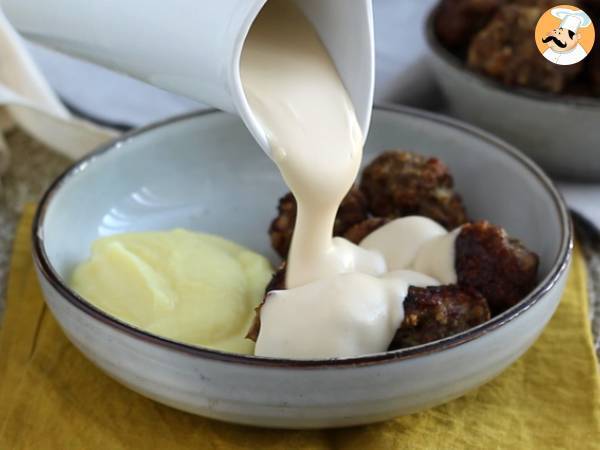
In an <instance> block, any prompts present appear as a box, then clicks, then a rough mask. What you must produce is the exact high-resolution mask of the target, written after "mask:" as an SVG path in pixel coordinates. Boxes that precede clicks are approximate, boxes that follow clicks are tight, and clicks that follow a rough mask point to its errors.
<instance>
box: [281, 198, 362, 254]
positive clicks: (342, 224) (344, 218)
mask: <svg viewBox="0 0 600 450" xmlns="http://www.w3.org/2000/svg"><path fill="white" fill-rule="evenodd" d="M277 211H278V215H277V217H275V219H273V221H272V222H271V226H270V228H269V235H270V236H271V246H272V247H273V249H274V250H275V251H276V252H277V253H278V254H279V255H280V256H281V257H282V258H286V257H287V254H288V251H289V249H290V244H291V242H292V234H293V232H294V223H295V221H296V199H295V198H294V196H293V195H292V193H291V192H289V193H287V194H286V195H284V196H283V197H282V198H281V199H279V205H278V207H277ZM367 217H368V213H367V202H366V200H365V197H364V195H363V194H362V193H361V192H360V191H359V190H358V189H357V188H356V187H353V188H352V189H350V192H348V194H347V195H346V197H344V200H342V203H341V205H340V208H339V209H338V212H337V216H336V219H335V225H334V228H333V234H334V236H341V235H343V234H344V233H345V232H346V231H347V230H348V229H349V228H350V227H352V226H353V225H354V224H357V223H359V222H362V221H363V220H365V219H366V218H367Z"/></svg>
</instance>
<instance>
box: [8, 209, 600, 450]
mask: <svg viewBox="0 0 600 450" xmlns="http://www.w3.org/2000/svg"><path fill="white" fill-rule="evenodd" d="M32 212H33V210H32V209H31V208H30V209H29V210H28V211H27V212H26V214H25V216H24V218H23V220H22V223H21V226H20V229H19V232H18V236H17V239H16V243H15V245H14V253H13V260H12V272H11V276H10V282H9V288H8V298H7V301H8V303H7V305H8V306H7V310H6V313H5V314H6V315H5V318H4V323H3V325H2V329H1V333H0V449H12V450H17V449H36V450H37V449H42V450H45V449H61V450H62V449H90V450H94V449H102V450H106V449H178V448H182V449H187V448H194V449H204V448H207V449H229V448H258V449H265V450H266V449H280V448H281V449H300V448H307V449H308V448H310V449H329V448H343V449H346V448H348V449H352V448H355V449H367V448H374V449H387V448H410V449H466V448H469V449H470V448H478V449H479V448H481V449H492V448H502V449H504V448H506V449H512V448H514V449H554V448H556V449H559V448H560V449H565V448H572V449H578V450H580V449H592V448H595V449H600V382H599V381H600V380H599V376H598V365H597V361H596V359H595V355H594V352H593V348H592V340H591V336H590V327H589V322H588V316H587V299H586V274H585V266H584V262H583V260H582V256H581V254H580V252H579V251H578V250H576V252H575V256H574V261H573V268H572V272H571V275H570V278H569V282H568V285H567V291H566V293H565V296H564V298H563V299H562V302H561V305H560V307H559V308H558V311H557V312H556V315H555V316H554V318H553V319H552V321H551V323H550V324H549V326H548V327H547V329H546V330H545V332H544V333H543V335H542V337H541V338H540V339H539V340H538V342H537V343H536V344H535V345H534V346H533V348H531V349H530V350H529V351H528V352H527V353H526V355H525V356H524V357H523V358H521V359H520V360H519V361H518V362H517V363H515V364H514V365H513V366H512V367H510V368H509V369H508V370H507V371H506V372H504V373H503V374H502V375H500V376H499V377H498V378H497V379H495V380H494V381H492V382H490V383H488V384H487V385H485V386H483V387H481V388H480V389H478V390H476V391H474V392H471V393H470V394H468V395H466V396H465V397H463V398H461V399H459V400H455V401H453V402H451V403H448V404H446V405H443V406H440V407H437V408H435V409H432V410H430V411H426V412H423V413H419V414H414V415H412V416H408V417H399V418H397V419H395V420H391V421H389V422H385V423H381V424H376V425H370V426H364V427H356V428H350V429H339V430H328V431H281V430H261V429H254V428H249V427H243V426H235V425H228V424H224V423H219V422H216V421H212V420H208V419H203V418H201V417H196V416H193V415H190V414H186V413H182V412H179V411H176V410H174V409H171V408H168V407H166V406H162V405H160V404H158V403H155V402H153V401H151V400H148V399H146V398H144V397H142V396H140V395H138V394H135V393H133V392H131V391H129V390H128V389H126V388H124V387H122V386H121V385H119V384H117V383H116V382H115V381H113V380H112V379H110V378H108V377H107V376H106V375H104V374H103V373H102V372H100V371H99V370H98V369H96V368H95V367H94V366H93V365H92V364H91V363H89V362H88V361H87V360H86V359H85V358H84V357H83V356H82V355H81V354H80V353H79V352H78V351H77V350H76V349H75V347H73V346H72V345H71V344H70V343H69V341H67V339H66V338H65V336H64V335H63V333H62V332H61V330H60V329H59V327H58V325H57V323H56V322H55V321H54V318H53V317H52V315H51V314H50V312H49V311H48V310H47V308H46V307H45V306H44V303H43V300H42V295H41V293H40V290H39V287H38V283H37V281H36V277H35V273H34V269H33V265H32V260H31V256H30V250H31V249H30V242H29V229H30V226H31V217H32Z"/></svg>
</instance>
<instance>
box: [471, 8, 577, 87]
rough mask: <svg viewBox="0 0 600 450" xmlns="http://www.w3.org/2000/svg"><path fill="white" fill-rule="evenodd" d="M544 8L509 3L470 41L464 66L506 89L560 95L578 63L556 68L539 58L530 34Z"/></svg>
mask: <svg viewBox="0 0 600 450" xmlns="http://www.w3.org/2000/svg"><path fill="white" fill-rule="evenodd" d="M546 9H547V7H546V6H521V5H518V4H509V5H505V6H503V7H502V8H500V9H499V10H498V12H497V14H496V15H494V17H493V19H492V20H491V21H490V22H489V24H488V25H487V26H485V27H484V28H483V29H482V30H481V31H479V33H477V35H476V36H475V37H474V38H473V40H472V42H471V45H470V47H469V51H468V57H467V64H468V66H469V67H470V68H471V69H473V70H475V71H477V72H481V73H483V74H484V75H488V76H490V77H492V78H495V79H497V80H498V81H500V82H502V83H504V84H507V85H510V86H522V87H527V88H531V89H538V90H542V91H546V92H552V93H561V92H563V91H564V90H565V88H566V87H567V85H568V83H569V82H570V81H572V80H573V79H574V78H575V77H576V76H577V75H578V74H579V73H580V72H581V70H582V66H581V64H574V65H571V66H560V65H556V64H552V63H551V62H549V61H547V60H546V59H545V58H542V57H540V54H539V52H538V49H537V47H536V45H535V42H534V39H533V31H534V30H535V27H536V24H537V21H538V19H539V18H540V16H541V15H542V14H543V13H544V11H545V10H546Z"/></svg>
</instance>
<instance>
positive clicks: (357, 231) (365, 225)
mask: <svg viewBox="0 0 600 450" xmlns="http://www.w3.org/2000/svg"><path fill="white" fill-rule="evenodd" d="M390 221H391V219H387V218H385V217H371V218H370V219H367V220H363V221H362V222H359V223H357V224H356V225H352V226H351V227H350V228H349V229H348V230H347V231H346V232H345V233H344V235H343V236H342V237H344V238H345V239H348V240H349V241H350V242H352V243H354V244H357V245H358V244H360V242H361V241H362V240H363V239H364V238H366V237H367V236H368V235H369V234H371V233H372V232H373V231H375V230H377V229H378V228H381V227H382V226H384V225H385V224H386V223H389V222H390Z"/></svg>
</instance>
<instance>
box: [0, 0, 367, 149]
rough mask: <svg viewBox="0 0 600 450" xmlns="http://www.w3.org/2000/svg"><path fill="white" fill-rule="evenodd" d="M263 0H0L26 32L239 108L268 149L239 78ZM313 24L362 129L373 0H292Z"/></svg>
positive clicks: (151, 80) (230, 109)
mask: <svg viewBox="0 0 600 450" xmlns="http://www.w3.org/2000/svg"><path fill="white" fill-rule="evenodd" d="M266 1H268V0H85V1H82V0H0V5H1V6H2V8H3V10H4V12H5V14H6V15H7V17H8V19H9V20H10V21H11V23H12V24H13V25H14V26H15V27H16V28H17V29H18V30H19V31H20V32H21V33H22V34H23V35H25V37H27V38H29V39H31V40H33V41H36V42H38V43H40V44H42V45H45V46H47V47H51V48H54V49H56V50H59V51H62V52H64V53H68V54H71V55H73V56H77V57H80V58H83V59H86V60H89V61H92V62H95V63H97V64H100V65H103V66H106V67H108V68H111V69H114V70H117V71H120V72H124V73H126V74H128V75H131V76H133V77H135V78H139V79H141V80H144V81H146V82H148V83H151V84H153V85H155V86H158V87H161V88H163V89H167V90H169V91H172V92H176V93H179V94H183V95H185V96H188V97H191V98H194V99H196V100H200V101H202V102H203V103H207V104H209V105H212V106H215V107H217V108H220V109H222V110H225V111H228V112H232V113H236V114H239V115H240V116H241V118H242V119H243V120H244V122H245V123H246V126H247V127H248V129H249V130H250V132H251V133H252V134H253V135H254V137H255V139H256V140H257V141H258V143H259V144H260V146H261V147H262V148H263V149H264V150H265V151H266V152H267V154H270V149H269V144H268V142H267V139H266V136H265V133H264V132H263V130H262V129H261V127H260V125H259V123H258V122H257V120H256V118H255V117H254V115H253V114H252V112H251V110H250V108H249V106H248V102H247V101H246V97H245V95H244V91H243V88H242V84H241V80H240V70H239V68H240V56H241V52H242V47H243V44H244V40H245V38H246V36H247V34H248V30H249V29H250V26H251V25H252V22H253V21H254V19H255V18H256V16H257V14H258V12H259V11H260V10H261V8H262V7H263V6H264V4H265V3H266ZM293 1H295V2H296V3H297V4H298V5H299V7H300V8H301V9H302V10H303V11H304V13H305V15H306V16H307V17H308V19H309V20H310V21H311V22H312V23H313V25H314V26H315V28H316V30H317V32H318V33H319V35H320V37H321V39H322V40H323V43H324V44H325V46H326V47H327V49H328V50H329V53H330V54H331V57H332V59H333V61H334V63H335V65H336V67H337V69H338V72H339V73H340V76H341V78H342V80H343V82H344V84H345V86H346V89H347V90H348V92H349V94H350V97H351V99H352V101H353V103H354V107H355V110H356V113H357V116H358V120H359V124H360V125H361V127H362V130H363V134H364V136H366V135H367V131H368V127H369V122H370V118H371V107H372V103H373V87H374V43H373V15H372V5H371V0H293Z"/></svg>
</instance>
